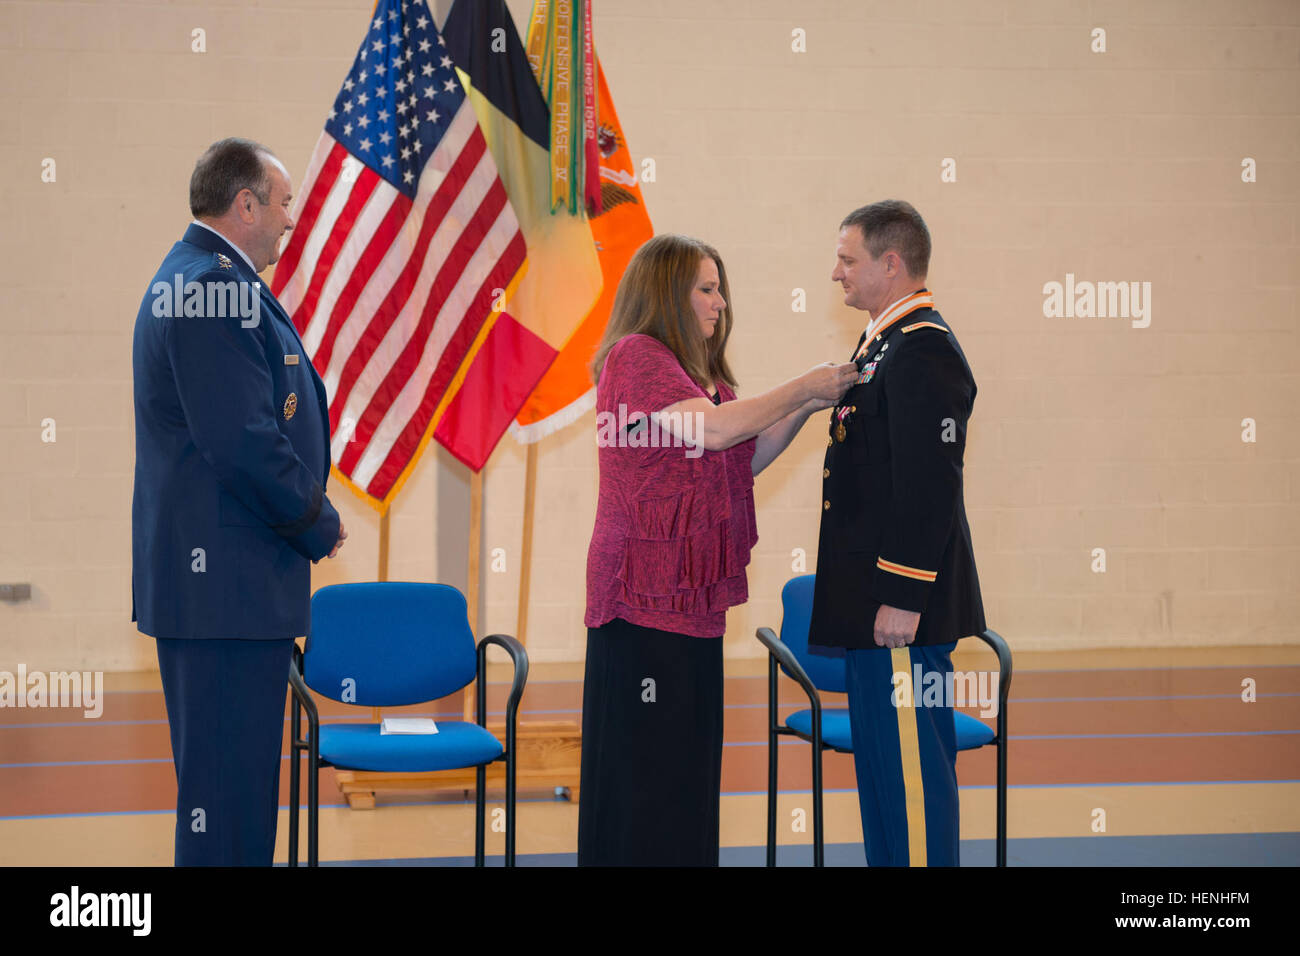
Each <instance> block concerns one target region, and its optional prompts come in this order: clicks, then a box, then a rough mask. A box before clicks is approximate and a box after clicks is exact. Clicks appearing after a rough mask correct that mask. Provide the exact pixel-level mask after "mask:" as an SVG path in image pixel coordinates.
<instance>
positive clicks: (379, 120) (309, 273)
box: [272, 0, 526, 509]
mask: <svg viewBox="0 0 1300 956" xmlns="http://www.w3.org/2000/svg"><path fill="white" fill-rule="evenodd" d="M294 215H295V219H296V222H295V228H294V230H293V232H292V233H290V238H289V242H288V244H287V245H286V247H285V249H284V252H283V254H282V256H281V258H280V262H279V264H278V265H277V267H276V270H275V277H274V281H273V282H272V291H273V292H274V293H275V294H276V297H277V298H278V299H279V300H280V302H281V303H282V304H283V305H284V307H285V309H286V311H287V312H288V313H289V315H290V316H291V317H292V318H293V322H294V325H295V326H297V328H298V331H299V332H300V333H301V335H302V338H303V344H304V346H305V347H306V349H307V353H308V355H310V356H311V360H312V363H313V364H314V365H315V367H316V370H317V371H318V372H319V373H320V375H321V378H322V379H323V380H324V382H325V388H326V390H327V392H328V394H329V405H330V435H331V448H330V450H331V457H332V460H333V462H334V464H335V467H336V471H337V473H339V474H341V475H342V476H343V477H344V478H345V479H346V480H347V481H348V482H349V483H350V485H351V486H352V487H353V489H354V490H356V491H359V492H360V493H361V494H363V495H364V496H365V497H366V498H367V499H368V500H370V501H371V502H372V504H376V505H377V506H378V507H380V508H381V509H382V508H384V507H386V506H387V504H388V502H389V501H390V500H391V498H392V496H393V495H394V494H395V493H396V491H397V489H398V487H400V484H401V481H402V480H404V478H405V476H406V474H407V473H408V472H409V470H410V469H411V467H413V465H414V463H415V461H416V459H417V458H418V456H419V453H420V451H421V450H423V448H424V445H425V443H426V442H427V441H428V439H429V437H430V436H431V435H432V433H433V430H434V428H435V427H436V426H437V423H438V420H439V418H440V416H441V415H442V412H443V410H444V409H445V408H446V407H447V405H448V403H449V402H450V401H451V399H452V398H453V397H454V395H455V391H456V389H457V388H458V387H459V384H460V380H461V378H462V377H463V374H464V373H463V371H461V370H462V366H463V365H466V364H467V363H466V359H467V357H471V356H472V354H473V349H474V347H475V343H476V340H478V339H479V338H480V334H481V333H483V332H485V331H486V327H490V323H491V320H492V319H493V318H494V313H493V307H494V305H496V307H497V309H498V310H499V309H500V308H501V306H502V301H503V298H504V297H503V295H502V293H503V290H506V289H508V288H509V287H510V286H511V282H512V280H513V279H514V278H515V277H516V274H517V273H519V272H520V270H521V269H522V268H523V266H524V263H525V259H526V249H525V245H524V238H523V234H522V232H521V231H520V229H519V223H518V221H517V220H516V218H515V213H514V210H513V209H512V208H511V206H510V202H509V200H508V199H507V197H506V192H505V188H504V187H503V186H502V184H501V180H500V179H499V177H498V175H497V167H496V165H495V163H494V162H493V160H492V154H491V153H490V152H489V151H488V148H487V143H486V141H485V140H484V138H483V134H482V132H481V130H480V129H479V126H478V121H477V119H476V116H475V113H474V110H473V108H472V106H471V104H470V103H469V102H468V101H467V99H466V96H465V91H464V89H463V88H462V87H461V85H460V81H459V80H458V79H457V76H456V71H455V68H454V66H453V64H452V60H451V57H450V56H448V55H447V51H446V47H445V44H444V42H443V39H442V37H441V36H440V35H439V33H438V30H437V28H436V27H435V26H434V23H433V18H432V14H431V12H430V11H429V9H428V8H427V7H426V6H425V5H424V4H423V3H422V2H420V0H379V3H378V4H377V6H376V9H375V13H374V16H373V19H372V20H371V21H370V24H369V29H368V31H367V33H366V37H365V40H364V41H363V42H362V44H361V48H360V50H359V51H358V52H357V56H356V60H355V62H354V63H353V65H352V69H351V71H349V73H348V76H347V78H346V79H345V80H344V81H343V88H342V89H341V90H340V91H339V94H338V97H337V98H336V99H335V100H334V105H333V107H332V108H331V109H330V111H329V118H328V120H327V121H326V123H325V130H324V132H323V133H322V134H321V137H320V140H319V142H318V143H317V144H316V149H315V152H314V153H313V154H312V158H311V162H310V164H309V166H308V169H307V174H306V176H305V178H304V180H303V184H302V187H301V189H300V192H299V196H298V199H297V202H296V204H295V210H294ZM458 372H459V373H460V374H459V375H458Z"/></svg>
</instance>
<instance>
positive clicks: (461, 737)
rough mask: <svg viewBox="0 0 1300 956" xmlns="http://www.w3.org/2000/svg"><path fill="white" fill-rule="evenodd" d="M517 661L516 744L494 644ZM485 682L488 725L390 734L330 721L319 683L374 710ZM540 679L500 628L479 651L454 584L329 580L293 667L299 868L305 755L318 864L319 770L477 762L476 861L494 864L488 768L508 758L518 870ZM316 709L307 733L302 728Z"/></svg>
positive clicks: (314, 603) (511, 839) (480, 719)
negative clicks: (496, 672)
mask: <svg viewBox="0 0 1300 956" xmlns="http://www.w3.org/2000/svg"><path fill="white" fill-rule="evenodd" d="M489 644H496V645H498V646H500V647H503V648H505V650H506V652H507V653H509V655H510V657H511V659H512V661H513V663H514V681H513V683H512V684H511V686H510V696H509V698H508V699H507V701H506V743H505V747H504V749H503V748H502V746H501V742H500V741H499V740H497V738H496V737H494V736H493V735H492V734H490V733H488V731H487V730H486V725H487V698H486V695H485V692H484V690H485V686H484V685H485V678H486V666H487V648H488V645H489ZM472 680H476V681H477V683H476V685H475V688H474V700H475V704H476V705H477V722H476V723H469V722H467V721H463V720H439V721H438V732H437V733H436V734H386V735H385V734H380V732H379V728H380V725H379V724H377V723H373V724H352V723H348V724H327V725H325V726H323V727H322V726H321V723H320V717H319V715H318V714H317V711H316V704H315V702H314V701H313V700H312V697H311V693H310V692H309V690H308V689H309V688H310V690H313V691H315V692H316V693H318V694H320V695H321V696H322V697H327V698H329V699H331V700H337V701H340V702H341V703H348V704H357V705H360V706H363V707H401V706H404V705H407V704H420V703H427V702H431V701H436V700H438V699H439V698H441V697H445V696H447V695H448V694H453V693H455V692H456V691H458V690H461V689H462V688H464V687H465V686H466V685H467V684H469V682H470V681H472ZM527 680H528V654H527V652H525V651H524V648H523V646H522V645H521V644H520V643H519V642H518V641H516V640H515V639H514V638H513V637H507V636H506V635H504V634H493V635H490V636H488V637H485V638H483V640H481V641H479V643H478V648H477V654H476V652H475V647H474V635H473V634H472V633H471V632H470V628H469V618H468V615H467V613H466V604H465V598H464V596H463V595H462V594H461V593H460V591H458V590H456V589H455V588H453V587H450V586H448V585H446V584H407V583H398V582H379V583H362V584H336V585H331V586H329V587H323V588H321V589H320V590H319V591H317V592H316V593H315V594H313V595H312V599H311V632H310V634H309V635H308V637H307V648H306V653H303V652H301V651H299V649H298V648H297V647H296V646H295V647H294V651H293V663H292V665H291V666H290V668H289V684H290V686H291V687H292V689H293V711H292V715H293V716H292V720H293V723H292V725H291V731H292V733H291V736H290V748H289V865H290V866H297V865H298V784H299V780H298V778H299V772H300V768H299V754H300V753H303V752H305V753H306V754H307V865H308V866H317V865H318V819H319V815H320V794H319V792H318V788H319V777H320V774H319V768H320V767H337V768H338V769H340V770H372V771H381V772H389V773H423V772H428V771H434V770H454V769H463V768H466V767H476V768H477V770H478V776H477V786H476V788H475V802H476V818H475V823H476V829H475V835H474V865H475V866H483V863H484V818H485V816H486V797H485V794H484V790H485V784H486V781H487V765H488V764H490V763H493V762H495V761H498V760H504V761H505V764H506V808H505V809H506V859H505V863H506V866H514V865H515V759H516V753H515V729H516V723H517V715H518V711H519V698H520V697H521V696H522V695H523V692H524V684H525V682H526V681H527ZM303 710H305V711H306V712H307V737H306V739H303V736H302V732H301V718H302V711H303Z"/></svg>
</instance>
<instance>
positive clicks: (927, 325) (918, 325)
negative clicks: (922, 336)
mask: <svg viewBox="0 0 1300 956" xmlns="http://www.w3.org/2000/svg"><path fill="white" fill-rule="evenodd" d="M913 329H938V330H939V331H940V332H947V331H948V330H947V329H945V328H944V327H943V326H942V325H939V324H938V323H937V322H913V323H912V324H911V325H905V326H903V334H904V335H906V334H907V333H908V332H911V331H912V330H913Z"/></svg>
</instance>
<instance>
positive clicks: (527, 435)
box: [510, 57, 654, 444]
mask: <svg viewBox="0 0 1300 956" xmlns="http://www.w3.org/2000/svg"><path fill="white" fill-rule="evenodd" d="M596 78H597V84H598V88H599V100H598V102H599V108H598V111H597V117H598V126H597V141H598V143H599V146H600V196H601V212H600V213H598V214H597V215H596V216H595V217H594V218H592V219H591V221H590V222H591V234H592V236H593V238H594V239H595V242H596V252H597V255H598V256H599V257H600V269H601V273H602V274H603V276H604V280H605V285H604V288H603V289H602V291H601V294H600V298H599V299H598V300H597V302H596V304H595V305H594V306H593V307H592V309H591V311H590V312H588V313H587V317H586V318H585V319H584V320H583V322H582V324H581V325H580V326H579V327H578V330H577V331H576V332H574V333H573V335H572V336H571V337H570V338H569V340H568V341H567V342H565V343H564V348H563V349H561V350H560V354H559V356H557V357H556V359H555V361H554V362H553V363H552V365H551V367H550V368H549V369H547V371H546V374H545V375H544V376H542V380H541V381H540V382H538V383H537V386H536V387H535V388H534V389H533V391H532V394H530V395H529V396H528V399H527V401H525V402H524V405H523V407H522V408H521V409H520V410H519V414H518V415H516V416H515V421H514V424H512V425H511V426H510V434H511V435H512V436H514V438H515V439H516V440H517V441H520V442H523V443H525V444H528V443H531V442H536V441H540V440H541V439H543V438H545V437H546V436H547V435H549V434H551V432H554V431H558V430H559V429H561V428H563V427H564V426H566V425H569V424H572V423H573V422H575V421H578V420H579V419H580V418H582V416H583V415H584V414H585V413H586V412H587V411H588V410H589V409H591V408H593V407H594V406H595V403H596V389H595V387H594V386H593V385H592V383H591V373H590V371H589V369H588V365H589V364H590V362H591V357H592V355H594V354H595V351H596V346H597V345H599V344H600V338H601V336H602V335H604V334H605V325H606V323H607V322H609V313H610V309H611V308H613V305H614V294H615V293H616V292H617V291H618V284H619V282H620V280H622V278H623V270H624V269H626V268H627V263H628V260H630V259H631V258H632V254H633V253H635V252H636V251H637V249H639V248H640V247H641V245H642V244H643V243H644V242H645V241H646V240H647V239H650V238H651V237H652V236H653V235H654V227H653V226H651V224H650V216H649V214H648V213H647V212H646V209H645V202H644V200H643V198H642V196H641V186H640V183H639V182H638V179H637V174H636V168H635V167H634V166H633V163H632V154H631V153H630V152H629V151H628V148H627V143H626V142H625V141H624V139H623V128H622V127H621V126H620V125H619V122H618V114H617V113H616V112H615V111H614V100H613V98H612V97H611V96H610V95H609V85H608V84H607V83H606V82H605V71H604V70H602V69H601V66H600V59H599V57H597V58H596ZM529 248H530V250H531V248H532V247H531V246H530V247H529Z"/></svg>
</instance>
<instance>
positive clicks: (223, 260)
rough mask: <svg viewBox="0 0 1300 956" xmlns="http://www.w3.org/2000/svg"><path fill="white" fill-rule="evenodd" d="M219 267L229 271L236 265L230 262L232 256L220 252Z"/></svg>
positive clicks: (218, 255) (218, 256)
mask: <svg viewBox="0 0 1300 956" xmlns="http://www.w3.org/2000/svg"><path fill="white" fill-rule="evenodd" d="M217 265H219V266H221V268H223V269H229V268H230V267H231V266H232V265H234V263H233V262H231V261H230V256H228V255H226V254H225V253H223V252H218V253H217Z"/></svg>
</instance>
